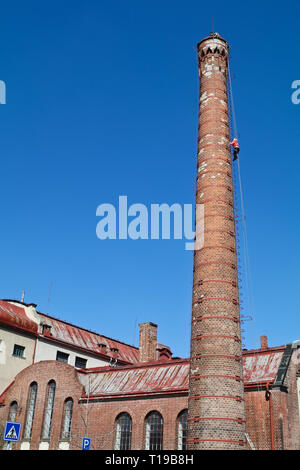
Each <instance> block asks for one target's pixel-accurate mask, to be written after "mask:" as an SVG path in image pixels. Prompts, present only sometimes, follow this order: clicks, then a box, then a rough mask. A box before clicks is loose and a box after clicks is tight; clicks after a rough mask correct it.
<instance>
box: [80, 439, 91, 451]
mask: <svg viewBox="0 0 300 470" xmlns="http://www.w3.org/2000/svg"><path fill="white" fill-rule="evenodd" d="M90 445H91V439H90V438H89V437H83V438H82V449H81V450H90Z"/></svg>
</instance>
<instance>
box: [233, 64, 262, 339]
mask: <svg viewBox="0 0 300 470" xmlns="http://www.w3.org/2000/svg"><path fill="white" fill-rule="evenodd" d="M228 85H229V86H228V89H229V96H230V111H231V113H230V114H231V117H232V126H231V129H230V130H231V138H232V136H233V135H234V136H235V137H239V133H238V129H237V121H236V113H235V106H234V99H233V92H232V80H231V72H230V65H229V62H228ZM235 167H236V169H235V171H236V174H237V175H236V178H235V179H236V180H237V181H236V184H237V186H238V188H237V189H238V192H239V196H240V198H239V204H240V211H241V214H240V216H239V217H237V218H236V220H237V223H239V222H240V223H241V226H242V234H243V255H244V272H245V289H246V296H247V302H248V308H249V312H251V315H248V317H247V319H251V320H254V323H253V326H254V327H255V329H256V325H255V319H254V301H253V284H252V276H251V266H250V256H249V248H248V236H247V225H246V217H245V206H244V196H243V186H242V178H241V170H240V159H239V158H238V159H237V160H236V165H235ZM239 219H240V220H239ZM255 335H256V337H257V332H255Z"/></svg>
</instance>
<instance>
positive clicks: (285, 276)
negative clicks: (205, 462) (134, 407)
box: [0, 0, 300, 356]
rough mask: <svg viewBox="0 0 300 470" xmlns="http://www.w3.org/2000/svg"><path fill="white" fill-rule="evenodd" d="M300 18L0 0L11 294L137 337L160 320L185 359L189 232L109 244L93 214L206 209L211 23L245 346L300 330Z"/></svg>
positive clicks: (274, 8)
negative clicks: (245, 285)
mask: <svg viewBox="0 0 300 470" xmlns="http://www.w3.org/2000/svg"><path fill="white" fill-rule="evenodd" d="M299 13H300V6H299V3H298V2H296V1H290V2H288V3H287V2H286V3H279V2H270V1H265V2H258V1H253V2H251V7H250V4H247V3H245V2H237V1H232V2H227V3H224V2H220V1H215V2H211V4H210V2H199V1H198V2H196V1H187V2H178V1H176V0H172V1H169V0H166V1H163V2H161V1H157V0H151V2H150V1H142V2H141V1H136V0H133V1H131V2H125V1H121V0H117V1H115V2H99V1H92V0H90V1H88V2H79V1H76V0H72V1H69V0H67V1H64V2H59V1H57V0H52V1H51V2H40V1H32V0H29V1H28V2H26V3H25V2H22V1H13V0H12V1H11V2H6V3H4V2H3V3H2V5H1V19H2V21H1V28H0V44H1V46H0V80H3V81H5V83H6V87H7V104H6V105H0V123H1V127H0V145H1V147H0V148H1V153H0V155H1V186H0V195H1V203H0V217H1V222H2V223H1V241H2V243H1V283H0V297H1V298H16V299H20V298H21V295H22V291H23V290H25V291H26V294H25V301H26V302H28V303H30V302H34V303H36V304H37V305H38V309H39V310H40V311H42V312H44V313H47V312H48V313H49V314H51V315H53V316H57V317H59V318H61V319H64V320H66V321H69V322H71V323H74V324H78V325H81V326H83V327H85V328H89V329H91V330H94V331H97V332H100V333H102V334H104V335H106V336H110V337H114V338H116V339H119V340H122V341H125V342H128V343H130V344H133V343H135V344H136V345H137V344H138V329H137V325H138V323H140V322H144V321H152V322H155V323H157V324H158V325H159V329H158V336H159V341H160V342H162V343H164V344H167V345H169V346H171V347H172V349H173V351H174V354H175V355H178V356H188V355H189V338H190V316H191V298H192V265H193V259H192V252H188V251H186V250H185V249H184V244H185V241H184V240H137V241H132V240H106V241H101V240H99V239H98V238H97V237H96V224H97V222H98V219H97V217H96V208H97V206H98V205H99V204H102V203H111V204H117V202H118V197H119V195H127V196H128V203H129V204H133V203H143V204H145V205H146V206H148V207H150V204H154V203H158V204H160V203H163V202H165V203H168V204H173V203H179V204H191V203H194V191H195V165H196V142H197V118H198V116H197V112H198V92H199V82H198V72H197V56H196V45H197V42H199V41H200V40H201V39H202V38H203V37H205V36H206V35H208V34H209V33H210V31H211V30H212V19H214V25H215V30H216V31H217V32H219V33H220V34H221V35H222V36H223V37H224V38H225V39H227V41H228V42H229V43H230V46H231V72H232V76H233V82H232V83H233V93H234V101H235V110H236V117H237V126H238V130H239V134H240V145H241V153H240V170H241V176H242V182H243V193H244V204H245V212H246V223H247V230H248V232H247V234H248V244H249V256H250V264H251V275H252V283H253V299H254V308H253V311H252V312H249V313H250V314H251V315H253V317H254V319H253V320H252V321H250V322H247V324H246V325H245V328H246V332H245V336H246V347H248V348H254V347H258V346H259V336H260V335H268V337H269V344H270V345H273V346H276V345H280V344H285V343H288V342H291V341H293V340H296V339H299V337H300V333H299V331H298V329H299V328H298V327H299V320H298V318H299V307H300V300H299V296H298V292H299V291H298V289H299V262H300V256H299V246H298V242H299V239H300V224H299V170H300V162H299V122H300V104H299V105H295V104H293V103H292V101H291V94H292V91H293V90H292V89H291V84H292V82H293V81H294V80H297V79H298V80H299V79H300V70H299ZM49 292H51V296H50V302H48V299H49ZM246 300H247V299H246ZM246 303H247V302H246ZM245 313H246V314H247V313H248V312H245Z"/></svg>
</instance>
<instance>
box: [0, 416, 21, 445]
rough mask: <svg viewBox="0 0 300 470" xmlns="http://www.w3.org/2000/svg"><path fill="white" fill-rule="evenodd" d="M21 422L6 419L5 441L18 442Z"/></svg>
mask: <svg viewBox="0 0 300 470" xmlns="http://www.w3.org/2000/svg"><path fill="white" fill-rule="evenodd" d="M20 431H21V423H13V422H11V421H6V424H5V430H4V436H3V440H4V441H10V442H17V441H18V440H19V437H20Z"/></svg>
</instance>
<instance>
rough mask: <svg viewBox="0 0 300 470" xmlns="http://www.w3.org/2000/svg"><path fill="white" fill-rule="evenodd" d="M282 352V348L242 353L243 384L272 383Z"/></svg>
mask: <svg viewBox="0 0 300 470" xmlns="http://www.w3.org/2000/svg"><path fill="white" fill-rule="evenodd" d="M283 351H284V347H283V349H280V348H274V349H273V350H272V349H271V348H270V349H269V350H265V351H259V350H257V351H249V352H246V353H243V369H244V381H245V384H251V383H256V382H269V381H271V382H272V381H273V380H274V379H275V377H276V374H277V371H278V368H279V365H280V361H281V358H282V354H283Z"/></svg>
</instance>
